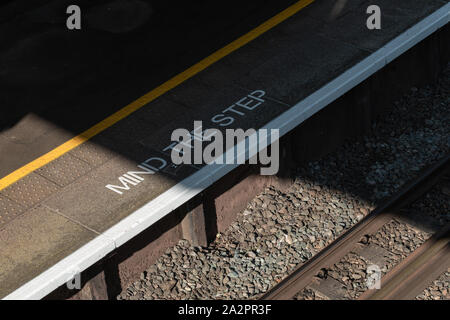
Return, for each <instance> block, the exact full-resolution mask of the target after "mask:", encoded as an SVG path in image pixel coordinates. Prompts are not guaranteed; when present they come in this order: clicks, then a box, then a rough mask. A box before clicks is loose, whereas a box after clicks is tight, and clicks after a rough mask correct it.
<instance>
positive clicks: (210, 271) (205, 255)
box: [118, 65, 450, 300]
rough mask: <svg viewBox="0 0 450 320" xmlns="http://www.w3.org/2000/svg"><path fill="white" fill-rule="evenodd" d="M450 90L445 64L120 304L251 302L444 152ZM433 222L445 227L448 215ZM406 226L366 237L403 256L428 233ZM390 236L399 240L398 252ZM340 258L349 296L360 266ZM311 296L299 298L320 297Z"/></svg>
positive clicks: (185, 249)
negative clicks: (361, 131) (367, 130)
mask: <svg viewBox="0 0 450 320" xmlns="http://www.w3.org/2000/svg"><path fill="white" fill-rule="evenodd" d="M449 92H450V65H449V66H448V67H447V68H446V70H445V72H444V73H443V75H442V76H441V77H440V80H439V82H438V83H437V84H435V85H433V86H429V87H425V88H421V89H417V88H412V89H411V91H410V92H409V93H408V94H407V95H405V96H404V97H403V98H402V99H400V100H399V101H397V102H396V103H395V104H394V105H393V106H392V107H391V108H390V110H391V112H390V113H389V114H385V115H383V117H382V118H380V120H379V121H378V122H377V123H376V124H374V125H373V130H372V133H371V134H369V135H367V136H365V137H362V138H361V139H358V140H357V141H350V142H348V143H347V144H345V145H343V146H342V147H340V148H339V149H338V150H337V151H335V152H333V153H332V154H330V155H328V156H326V157H324V158H322V159H321V160H319V161H315V162H311V163H309V164H307V165H305V166H303V167H301V168H298V172H297V175H296V179H295V183H294V184H293V185H292V186H291V187H290V188H289V189H287V190H286V191H284V192H283V191H281V190H278V189H276V188H273V187H270V188H267V189H266V190H264V192H262V193H261V194H259V195H258V196H257V197H255V199H253V200H252V201H251V202H250V203H249V205H248V206H247V208H246V209H245V210H243V211H242V212H240V213H239V214H238V218H237V220H236V221H235V222H234V223H233V224H232V225H231V226H230V227H229V228H228V229H227V230H226V231H225V232H224V233H221V234H218V235H217V238H216V240H215V241H214V242H213V243H211V244H210V245H209V246H208V247H193V246H190V245H189V243H188V242H187V241H185V240H182V241H180V242H179V243H178V244H177V245H176V246H174V247H172V248H170V249H168V250H167V251H166V253H165V254H164V255H163V256H162V257H160V258H159V259H158V261H157V262H156V263H155V264H154V265H152V266H151V267H150V268H148V269H147V270H145V271H144V272H143V273H142V274H141V278H140V279H139V280H137V281H136V282H135V283H133V284H132V285H131V286H130V287H128V288H126V289H125V290H124V291H123V292H122V294H121V295H119V296H118V299H133V300H135V299H249V298H250V299H255V298H258V297H259V296H260V295H261V294H263V293H264V292H266V291H267V290H268V289H269V288H270V287H272V286H273V285H275V284H277V283H278V282H279V281H281V279H283V278H284V277H285V276H287V275H288V274H289V273H290V272H292V271H293V270H294V268H295V267H296V266H297V265H298V264H299V263H303V262H305V261H306V260H308V259H310V258H311V257H312V256H314V255H315V254H316V253H317V252H319V251H320V250H321V249H323V248H324V247H325V246H326V245H327V244H329V243H330V242H332V241H333V240H334V239H336V238H337V237H338V236H339V235H341V234H342V233H343V232H344V231H346V230H348V229H349V228H350V227H352V226H353V225H354V224H355V223H357V222H358V221H359V220H361V219H362V218H363V217H364V216H365V215H367V214H368V213H369V212H370V211H371V210H373V209H374V208H375V206H377V205H379V204H380V203H381V202H382V201H383V199H385V198H387V197H389V196H391V195H392V194H393V193H395V192H396V191H397V190H398V189H399V188H400V187H401V186H402V185H403V184H404V183H406V182H408V181H410V180H412V179H413V178H414V177H415V176H417V174H418V172H419V170H421V169H422V168H424V167H425V166H427V165H430V164H432V163H434V162H435V161H437V160H438V159H440V158H442V157H443V156H444V155H445V154H447V153H448V152H449V151H450V126H448V123H450V110H449V101H450V95H449ZM442 188H446V187H442ZM442 190H443V189H442ZM447 208H448V206H447ZM439 217H440V219H442V223H445V222H446V221H448V220H450V216H449V211H447V213H446V214H444V215H442V214H440V216H439ZM404 226H405V224H404V223H400V222H398V221H393V222H392V223H391V224H389V226H386V228H387V229H386V230H384V233H385V236H384V237H383V236H380V237H379V238H377V237H374V238H371V239H370V241H371V242H372V243H374V244H377V245H379V246H382V247H384V248H386V249H387V250H389V251H390V252H391V253H392V254H393V257H397V258H398V259H402V258H403V257H404V255H405V254H408V253H409V252H411V251H413V250H414V249H415V248H416V247H417V246H418V245H420V244H421V243H423V241H425V240H426V238H427V236H428V234H427V233H426V232H425V231H423V232H422V231H419V230H417V229H416V228H415V227H412V226H409V225H407V227H404ZM381 231H383V230H381ZM393 237H394V238H393ZM395 237H400V239H402V237H403V238H405V239H404V241H403V240H402V241H400V243H401V244H402V245H401V246H398V243H396V238H395ZM405 248H407V249H405ZM346 259H348V260H346V261H345V263H344V262H343V263H342V265H337V266H336V268H337V269H339V268H340V270H342V271H343V274H342V275H336V278H339V277H341V278H340V279H336V280H338V281H342V283H343V284H344V285H345V286H346V288H347V285H348V286H349V288H350V287H351V288H356V289H355V290H347V292H348V296H347V297H346V298H349V299H350V298H355V297H356V296H357V295H358V294H359V293H360V292H361V290H364V285H365V280H364V279H363V275H362V274H361V273H360V272H359V271H361V270H362V269H364V268H365V267H366V264H367V262H365V261H364V259H363V258H361V257H358V256H355V255H353V256H352V255H350V256H348V257H346ZM348 266H350V267H351V266H357V268H356V269H355V270H350V269H349V268H348ZM387 268H390V267H389V266H388V267H387ZM360 269H361V270H360ZM364 270H365V269H364ZM330 271H332V270H330ZM344 271H345V272H344ZM361 272H362V271H361ZM344 273H345V274H344ZM359 276H360V277H361V278H359ZM344 277H347V278H348V281H347V282H346V281H343V280H342V279H343V278H344ZM347 278H344V280H347ZM358 281H359V282H358ZM355 283H361V285H356V286H355V285H354V284H355ZM308 290H309V291H308V292H306V293H307V294H308V296H305V297H304V298H305V299H318V298H323V297H319V296H315V293H314V292H312V291H311V290H310V289H308ZM355 292H356V293H355ZM306 293H305V294H306Z"/></svg>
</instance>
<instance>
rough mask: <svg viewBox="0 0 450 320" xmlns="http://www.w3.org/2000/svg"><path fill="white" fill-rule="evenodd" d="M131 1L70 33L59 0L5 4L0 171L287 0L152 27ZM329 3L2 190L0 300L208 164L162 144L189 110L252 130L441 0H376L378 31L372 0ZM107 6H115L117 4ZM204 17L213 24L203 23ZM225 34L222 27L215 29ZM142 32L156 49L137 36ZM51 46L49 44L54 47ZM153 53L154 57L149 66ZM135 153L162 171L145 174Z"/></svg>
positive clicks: (185, 122)
mask: <svg viewBox="0 0 450 320" xmlns="http://www.w3.org/2000/svg"><path fill="white" fill-rule="evenodd" d="M135 2H136V4H135V5H136V6H137V7H138V8H140V10H139V17H138V18H137V20H136V21H134V23H133V24H131V25H130V24H127V23H125V22H123V21H122V22H121V20H120V17H119V18H117V19H114V18H113V17H111V16H103V14H104V10H103V9H102V7H101V6H98V7H93V8H89V15H88V18H87V22H86V23H87V26H86V31H85V30H82V31H81V32H79V33H73V34H70V35H68V33H69V32H68V31H67V30H64V29H62V28H61V27H60V24H61V21H63V23H64V21H65V20H64V19H62V18H61V16H60V15H59V13H58V12H59V11H58V8H60V7H64V6H63V4H55V2H51V3H46V4H45V5H43V6H38V7H36V8H33V10H31V11H25V13H21V14H20V13H16V14H17V17H16V18H14V19H12V20H9V19H7V18H5V17H4V15H0V35H8V36H5V39H6V40H5V43H3V44H0V61H2V62H0V86H1V87H3V88H6V90H8V91H7V94H6V96H5V95H3V94H2V96H1V97H0V103H1V104H2V105H4V106H6V108H8V109H11V110H16V111H17V112H18V113H17V114H15V115H12V116H11V117H10V118H9V119H7V120H5V121H4V122H3V123H0V125H2V127H1V129H2V131H1V133H0V155H1V157H0V177H5V176H7V175H8V174H10V173H11V172H14V171H15V170H17V169H19V168H20V167H22V166H23V165H25V164H27V163H28V162H30V161H33V160H34V159H36V158H37V157H39V156H41V155H43V154H45V153H46V152H48V151H50V150H52V149H53V148H55V147H57V146H59V145H60V144H62V143H63V142H65V141H67V140H68V139H70V138H72V137H73V136H75V135H76V134H78V133H80V132H82V131H83V130H86V129H87V128H89V127H90V126H92V125H93V124H95V123H97V122H98V121H100V120H102V119H103V118H105V117H107V116H109V115H110V114H112V113H113V112H114V111H116V110H118V109H119V108H120V107H123V106H124V105H126V104H128V103H130V102H131V101H133V100H134V99H136V98H137V97H139V96H140V95H142V94H144V93H145V92H146V91H148V90H150V89H153V88H154V87H156V86H157V85H159V84H161V83H163V82H164V81H166V80H167V79H169V78H170V77H171V76H173V75H175V74H177V73H179V72H181V71H183V70H184V69H185V68H187V67H188V66H189V65H191V64H193V63H195V62H197V61H198V59H197V58H198V57H199V56H201V55H203V57H204V56H207V55H208V54H211V53H212V52H213V51H214V50H215V49H217V48H220V47H221V46H222V45H224V44H226V43H224V42H225V41H228V40H229V39H231V40H233V39H234V38H236V37H237V36H239V35H240V33H239V32H242V31H243V30H244V29H245V30H246V28H249V27H252V26H253V25H257V24H258V23H261V22H262V21H264V19H266V18H268V17H270V16H271V15H270V14H272V15H274V14H275V13H277V12H279V11H280V10H281V9H283V8H284V7H287V6H288V5H289V4H292V3H294V1H282V2H279V4H278V5H267V6H262V5H261V7H263V8H262V9H261V12H262V13H261V14H258V13H256V9H257V7H255V6H251V5H249V6H248V7H246V10H242V12H241V13H240V14H238V13H235V15H234V16H233V17H232V18H230V19H231V20H230V21H227V20H223V19H218V20H214V19H212V18H211V19H210V20H208V21H203V22H201V21H200V22H198V21H196V20H193V21H189V23H190V27H186V29H185V30H182V29H180V27H181V26H180V25H176V28H174V29H171V25H170V23H168V22H167V23H165V24H164V25H163V26H160V27H161V28H162V29H161V30H164V31H161V34H157V33H156V32H157V31H158V28H156V27H155V26H154V25H153V26H152V27H150V26H149V25H152V23H153V20H152V19H155V21H160V20H158V19H162V18H158V17H157V15H158V12H159V11H158V10H159V9H158V8H155V7H151V6H150V5H149V4H148V1H135ZM336 2H339V1H331V0H316V1H314V2H313V3H312V4H310V5H309V6H307V7H306V8H304V9H302V10H300V11H299V12H298V13H296V14H295V15H293V16H292V17H290V18H288V19H287V20H285V21H284V22H282V23H280V24H279V25H277V26H275V27H274V28H272V29H271V30H269V31H267V32H265V33H263V34H262V35H261V36H259V37H258V38H256V39H255V40H253V41H251V42H250V43H248V44H246V45H245V46H243V47H241V48H239V49H238V50H236V51H234V52H232V53H230V54H228V55H227V56H225V57H224V58H223V59H221V60H219V61H217V62H216V63H214V64H212V65H211V66H210V67H208V68H206V69H205V70H203V71H201V72H200V73H198V74H197V75H195V76H194V77H192V78H190V79H188V80H186V81H184V82H183V83H182V84H180V85H178V86H176V87H175V88H173V89H172V90H170V91H168V92H167V93H165V94H163V95H162V96H160V97H158V98H157V99H155V100H153V101H152V102H150V103H148V104H147V105H145V106H144V107H142V108H140V109H139V110H137V111H136V112H134V113H132V114H131V115H129V116H128V117H126V118H124V119H122V120H121V121H119V122H117V123H116V124H114V125H113V126H110V127H109V128H107V129H106V130H104V131H103V132H101V133H99V134H98V135H95V136H94V137H93V138H92V139H90V140H89V141H87V142H85V143H83V144H81V145H80V146H78V147H76V148H75V149H73V150H71V151H69V152H67V153H65V154H64V155H63V156H61V157H59V158H57V159H55V160H53V161H52V162H50V163H47V164H45V165H44V166H42V167H40V168H39V169H38V170H35V171H33V172H32V173H30V174H28V175H27V176H25V177H24V178H22V179H20V180H19V181H17V182H16V183H14V184H11V185H9V186H7V187H6V188H4V189H3V190H1V191H0V239H1V246H0V297H5V296H6V295H8V294H10V293H11V292H13V291H14V290H15V289H17V288H19V287H20V286H22V285H24V284H25V283H27V282H28V281H30V280H31V279H33V278H34V277H36V276H37V275H39V274H40V273H42V272H44V271H45V270H47V269H48V268H49V267H51V266H53V265H54V264H55V263H57V262H58V261H60V260H61V259H63V258H65V257H67V256H68V255H70V254H71V253H73V252H74V251H75V250H77V249H79V248H80V247H82V246H83V245H85V244H86V243H88V242H89V241H91V240H92V239H94V238H96V237H98V236H99V235H101V234H103V233H104V232H106V231H107V230H108V229H110V228H111V227H113V226H115V225H116V224H117V223H119V222H120V221H122V220H123V219H125V218H126V217H128V216H129V215H130V214H131V213H133V212H135V211H136V210H137V209H139V208H141V207H142V206H144V205H145V204H147V203H149V202H150V201H152V200H153V199H155V198H157V197H158V196H160V195H162V194H163V193H164V192H166V191H167V190H169V189H170V188H172V187H174V186H176V185H183V184H184V183H185V179H186V178H188V177H190V176H192V174H194V173H196V172H198V171H199V170H200V169H201V168H202V167H203V165H175V164H173V163H172V161H171V157H170V150H168V149H166V148H167V147H168V146H169V145H170V144H171V140H170V137H171V133H172V131H173V130H174V129H177V128H186V129H188V130H192V129H193V122H194V120H202V121H203V124H204V129H206V128H214V127H216V126H217V123H214V122H213V121H212V119H214V117H215V116H217V115H224V114H225V115H227V116H232V117H233V119H234V122H233V123H232V124H231V125H230V126H227V127H226V128H243V129H248V128H255V129H258V128H261V127H262V126H264V125H266V124H267V123H268V122H270V121H271V120H273V119H274V118H275V117H277V116H279V115H281V114H283V113H285V112H287V111H288V110H290V108H291V107H292V106H293V105H295V104H297V103H299V102H300V101H302V100H303V99H305V98H306V97H308V96H309V95H311V94H312V93H314V92H316V91H317V90H318V89H320V88H322V87H323V86H324V85H326V84H327V83H329V82H330V81H332V80H333V79H335V78H336V77H338V76H339V75H341V74H342V73H344V72H345V71H347V70H348V69H350V68H351V67H353V66H355V65H356V64H357V63H359V62H360V61H362V60H363V59H365V58H367V57H369V56H370V55H371V54H372V53H373V52H375V51H376V50H378V49H380V48H381V47H383V46H384V45H385V44H386V43H388V42H389V41H391V40H392V39H393V38H395V37H397V36H398V35H400V34H401V33H402V32H404V31H405V30H407V29H408V28H410V27H411V26H413V25H414V24H416V23H418V22H419V21H420V20H421V19H423V18H425V17H427V16H428V15H430V14H431V13H433V12H435V11H436V10H438V9H439V8H441V7H443V6H444V5H446V4H447V3H448V2H447V1H442V0H411V1H404V0H377V1H376V3H377V4H378V5H379V6H380V7H381V10H382V29H381V30H369V29H367V27H366V19H367V17H368V15H367V14H366V9H367V7H368V6H369V5H371V4H373V3H372V2H373V1H368V0H355V1H342V3H344V5H343V7H336V5H335V4H336ZM64 3H65V2H64ZM81 3H83V2H81ZM112 3H113V4H111V6H112V8H113V9H114V10H116V9H117V8H121V6H123V5H124V4H123V3H122V2H121V1H112ZM133 3H134V2H133ZM205 6H208V5H206V4H205ZM127 8H128V7H127ZM128 9H130V10H128ZM128 9H127V10H125V11H126V12H127V14H131V15H133V14H135V13H133V12H134V11H133V10H132V9H133V8H128ZM210 9H211V10H213V8H210ZM228 9H229V10H231V9H230V8H228ZM11 10H12V12H21V11H20V10H19V9H17V8H16V9H15V8H12V9H11ZM117 10H118V9H117ZM198 10H200V11H201V12H198V17H204V15H202V12H206V9H205V8H204V9H198ZM202 10H203V11H202ZM119 11H120V10H119ZM163 11H164V10H163ZM235 11H238V9H237V8H235ZM164 12H165V11H164ZM214 12H216V10H214ZM233 12H234V11H233ZM177 14H181V13H177ZM193 14H194V16H195V12H194V13H193ZM96 16H98V17H100V18H98V19H97V18H96ZM243 18H247V22H249V23H248V24H246V25H245V26H244V25H242V24H241V25H239V23H237V22H236V21H239V20H242V19H243ZM174 19H176V17H174ZM112 20H113V21H118V22H117V24H115V23H114V22H111V21H112ZM124 21H127V19H125V20H124ZM184 22H186V23H188V21H184ZM250 22H251V23H250ZM154 23H156V22H154ZM233 23H234V24H233ZM35 26H37V29H36V28H34V27H35ZM16 27H19V32H17V33H16V34H15V35H14V34H12V31H11V30H14V28H16ZM172 27H174V26H172ZM208 28H209V30H210V32H203V31H201V30H205V29H206V30H207V29H208ZM227 28H228V31H227V32H224V31H223V30H227ZM32 30H34V31H32ZM35 30H38V31H35ZM180 30H181V31H180ZM178 32H180V33H179V34H178ZM196 32H198V33H196ZM221 32H222V33H224V34H225V33H226V36H223V37H222V38H221V39H219V40H220V41H216V40H214V37H215V35H217V34H221ZM163 34H164V36H163ZM241 34H242V33H241ZM126 35H131V36H129V37H127V36H126ZM197 35H198V36H199V38H198V39H196V40H193V39H194V38H196V36H197ZM0 37H3V36H0ZM83 37H85V38H83ZM183 37H184V39H183ZM149 38H151V39H152V40H153V41H152V43H154V44H157V46H158V48H154V47H152V46H149V45H144V42H145V41H147V40H144V39H149ZM208 41H209V42H208ZM206 43H213V45H211V46H209V45H206ZM191 46H192V47H191ZM196 46H198V48H197V47H196ZM49 47H50V48H51V50H55V51H54V52H52V54H51V55H49V52H50V51H49ZM89 55H90V57H89V58H80V57H85V56H89ZM164 55H166V56H164ZM86 59H87V60H86ZM160 59H161V64H162V66H160V67H158V64H159V63H160V62H159V61H160ZM133 62H134V63H133ZM171 62H173V64H171ZM146 77H147V78H146ZM68 79H72V80H74V81H69V80H68ZM2 90H3V89H2ZM257 91H258V92H263V93H264V95H263V97H262V98H261V99H262V100H263V102H262V103H261V104H260V105H258V107H257V108H255V109H253V110H249V109H245V108H242V107H239V108H236V110H238V111H239V112H229V111H228V112H225V111H224V110H226V109H227V108H228V107H230V106H232V105H236V102H238V101H239V100H241V99H243V98H245V97H248V95H251V94H252V93H255V92H257ZM66 106H67V108H66ZM218 128H219V129H221V130H223V129H225V128H224V127H220V126H219V127H218ZM142 164H147V165H149V166H151V168H152V169H153V170H155V171H157V172H156V173H155V174H149V173H148V171H147V172H145V171H144V169H143V167H142ZM139 165H141V166H140V167H139ZM147 168H150V167H147ZM133 171H139V173H137V174H138V175H139V177H141V178H142V179H141V178H139V179H138V180H135V181H134V182H135V183H127V187H126V188H125V187H124V185H122V184H121V181H120V180H119V178H120V177H123V175H124V174H126V173H127V172H133ZM108 185H109V186H110V187H109V188H108ZM111 186H112V187H111ZM114 186H115V187H114ZM117 186H119V187H122V188H119V187H117Z"/></svg>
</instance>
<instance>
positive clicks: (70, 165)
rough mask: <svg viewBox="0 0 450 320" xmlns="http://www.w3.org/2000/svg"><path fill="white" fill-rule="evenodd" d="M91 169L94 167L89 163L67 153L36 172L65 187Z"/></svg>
mask: <svg viewBox="0 0 450 320" xmlns="http://www.w3.org/2000/svg"><path fill="white" fill-rule="evenodd" d="M91 169H92V167H91V166H90V165H89V164H88V163H87V162H85V161H83V160H80V159H78V158H76V157H74V156H72V155H70V154H69V153H66V154H65V155H63V156H61V157H59V158H58V159H55V160H53V161H52V162H50V163H49V164H47V165H45V166H43V167H41V168H39V169H38V170H36V171H35V172H36V173H37V174H39V175H41V176H43V177H45V178H47V179H48V180H50V181H52V182H54V183H55V184H57V185H58V186H60V187H64V186H66V185H68V184H70V183H72V182H74V181H75V180H76V179H78V178H79V177H81V176H83V175H85V174H86V173H87V172H88V171H89V170H91Z"/></svg>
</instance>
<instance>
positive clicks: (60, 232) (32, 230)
mask: <svg viewBox="0 0 450 320" xmlns="http://www.w3.org/2000/svg"><path fill="white" fill-rule="evenodd" d="M95 236H96V234H95V233H93V232H92V231H90V230H88V229H86V228H83V227H82V226H80V225H79V224H76V223H74V222H72V221H70V220H68V219H66V218H64V217H62V216H61V215H58V214H56V213H54V212H52V211H51V210H49V209H48V208H45V207H42V206H39V207H37V208H34V209H32V210H30V211H28V212H27V213H26V214H24V215H21V216H19V217H18V218H17V219H15V220H13V221H11V223H9V224H8V225H6V227H5V228H3V229H2V230H0V243H1V244H2V245H1V246H0V270H1V272H0V298H1V297H4V296H6V295H7V294H8V293H10V292H11V291H13V290H14V289H16V288H17V287H18V286H20V285H22V284H24V283H26V282H27V281H29V280H31V279H33V278H34V277H36V276H37V275H39V274H40V273H41V272H43V271H45V270H46V269H48V268H50V267H51V266H53V265H54V264H55V263H57V262H58V261H60V260H61V259H63V258H65V257H66V256H67V255H69V254H70V253H72V252H73V251H74V250H76V249H78V248H79V247H81V246H82V245H83V244H85V243H86V242H88V241H90V240H92V239H94V238H95Z"/></svg>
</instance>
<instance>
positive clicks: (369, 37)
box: [320, 0, 444, 51]
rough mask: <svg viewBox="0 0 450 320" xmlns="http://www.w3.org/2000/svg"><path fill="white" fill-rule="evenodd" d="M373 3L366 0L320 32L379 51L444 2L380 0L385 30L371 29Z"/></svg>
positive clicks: (433, 0)
mask: <svg viewBox="0 0 450 320" xmlns="http://www.w3.org/2000/svg"><path fill="white" fill-rule="evenodd" d="M370 4H373V3H372V2H371V1H364V2H362V4H361V5H360V6H358V7H354V8H352V9H351V10H349V12H348V14H346V15H345V17H344V18H341V19H336V20H335V21H332V22H329V23H327V24H326V25H325V26H323V28H321V29H320V34H321V35H323V36H326V37H329V38H332V39H338V40H341V41H344V42H346V43H350V44H352V45H354V46H357V47H358V48H361V49H366V50H370V51H376V50H378V49H379V48H380V47H382V46H383V45H385V44H386V43H387V42H389V41H390V40H392V39H393V38H395V37H396V36H397V35H398V34H400V33H401V32H403V31H405V30H406V29H408V28H409V27H410V26H412V25H413V24H415V23H417V22H418V21H420V20H421V19H422V18H424V17H426V16H428V15H429V14H431V13H432V12H434V11H436V10H437V9H439V8H440V7H441V6H443V5H444V3H443V2H442V1H440V0H431V1H423V0H414V1H407V2H405V1H390V0H379V1H377V2H376V5H378V6H379V7H380V9H381V29H380V30H369V29H368V28H367V26H366V20H367V18H368V14H367V13H366V9H367V7H368V6H369V5H370Z"/></svg>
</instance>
